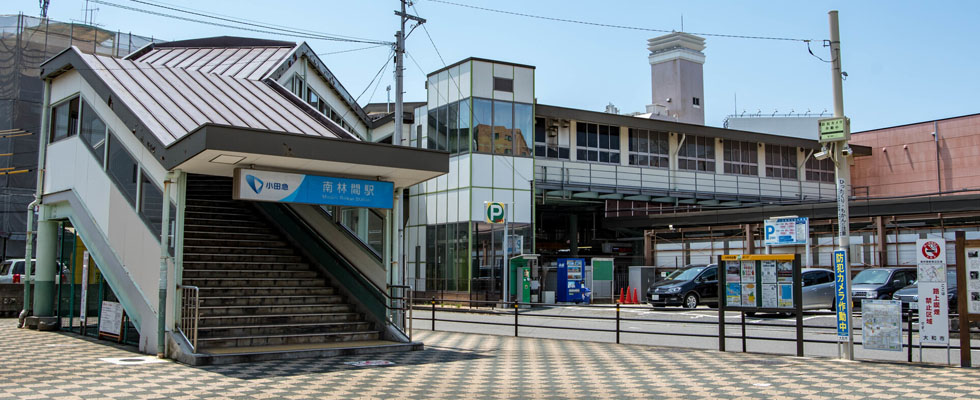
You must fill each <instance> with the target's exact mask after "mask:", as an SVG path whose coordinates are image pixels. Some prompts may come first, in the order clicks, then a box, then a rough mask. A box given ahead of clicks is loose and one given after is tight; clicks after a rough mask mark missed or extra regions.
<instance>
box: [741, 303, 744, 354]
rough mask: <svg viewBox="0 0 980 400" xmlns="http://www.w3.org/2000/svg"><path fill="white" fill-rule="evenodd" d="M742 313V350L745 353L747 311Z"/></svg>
mask: <svg viewBox="0 0 980 400" xmlns="http://www.w3.org/2000/svg"><path fill="white" fill-rule="evenodd" d="M741 314H742V352H743V353H745V311H742V312H741Z"/></svg>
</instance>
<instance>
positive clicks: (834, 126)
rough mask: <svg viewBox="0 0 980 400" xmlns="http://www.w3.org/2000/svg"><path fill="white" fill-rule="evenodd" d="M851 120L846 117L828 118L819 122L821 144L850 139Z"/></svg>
mask: <svg viewBox="0 0 980 400" xmlns="http://www.w3.org/2000/svg"><path fill="white" fill-rule="evenodd" d="M850 123H851V122H850V120H848V119H847V118H845V117H837V118H827V119H822V120H820V121H817V124H819V126H820V140H819V141H820V143H826V142H836V141H843V140H848V139H850V136H851V129H850Z"/></svg>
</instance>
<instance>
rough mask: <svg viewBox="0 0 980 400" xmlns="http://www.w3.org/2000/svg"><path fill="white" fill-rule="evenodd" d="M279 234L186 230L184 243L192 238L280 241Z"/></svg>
mask: <svg viewBox="0 0 980 400" xmlns="http://www.w3.org/2000/svg"><path fill="white" fill-rule="evenodd" d="M279 239H280V236H279V235H276V234H274V233H254V232H221V231H213V230H211V231H201V230H187V229H185V230H184V243H187V242H188V241H192V240H256V241H260V240H273V241H278V240H279Z"/></svg>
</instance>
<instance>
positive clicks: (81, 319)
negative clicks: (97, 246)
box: [72, 250, 89, 335]
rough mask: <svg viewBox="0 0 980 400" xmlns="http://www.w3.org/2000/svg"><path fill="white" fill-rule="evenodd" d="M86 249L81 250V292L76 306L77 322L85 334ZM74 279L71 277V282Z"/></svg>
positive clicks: (87, 258) (86, 302) (86, 306)
mask: <svg viewBox="0 0 980 400" xmlns="http://www.w3.org/2000/svg"><path fill="white" fill-rule="evenodd" d="M88 260H89V255H88V251H87V250H86V251H84V252H82V293H81V296H80V297H81V305H79V307H78V322H79V323H80V324H81V332H82V334H83V335H84V334H85V327H86V326H87V325H88V323H87V321H86V320H85V317H86V311H87V310H88V301H87V298H88ZM74 282H75V279H74V278H72V283H74Z"/></svg>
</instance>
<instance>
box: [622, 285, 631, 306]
mask: <svg viewBox="0 0 980 400" xmlns="http://www.w3.org/2000/svg"><path fill="white" fill-rule="evenodd" d="M630 293H631V290H630V287H629V286H627V287H626V302H625V303H623V304H633V298H631V297H630Z"/></svg>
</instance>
